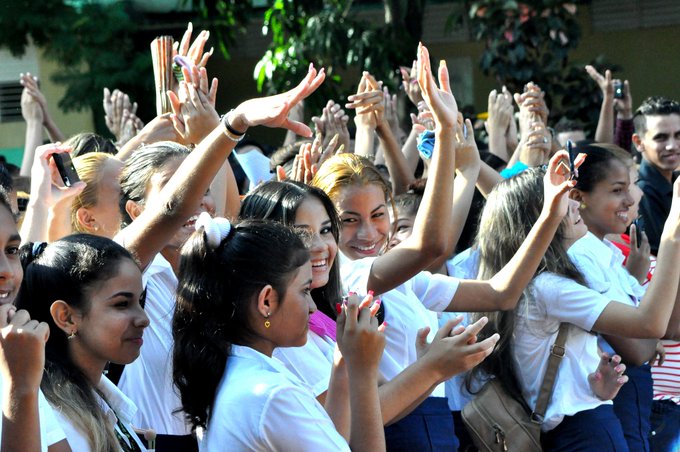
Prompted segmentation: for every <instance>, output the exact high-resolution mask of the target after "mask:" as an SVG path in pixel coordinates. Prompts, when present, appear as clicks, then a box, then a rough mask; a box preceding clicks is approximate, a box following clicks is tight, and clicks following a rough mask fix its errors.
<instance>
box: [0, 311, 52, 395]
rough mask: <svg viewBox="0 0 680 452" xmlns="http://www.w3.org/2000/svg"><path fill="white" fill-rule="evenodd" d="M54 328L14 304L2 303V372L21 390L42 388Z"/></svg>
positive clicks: (0, 333) (0, 355) (6, 378)
mask: <svg viewBox="0 0 680 452" xmlns="http://www.w3.org/2000/svg"><path fill="white" fill-rule="evenodd" d="M49 335H50V328H49V327H48V326H47V324H46V323H44V322H38V321H36V320H31V317H30V316H29V315H28V312H26V311H24V310H20V311H17V310H16V308H15V307H14V306H13V305H10V304H5V305H2V306H0V374H2V380H3V381H4V382H6V384H8V385H10V386H12V388H13V389H14V390H18V391H20V392H21V393H29V392H30V393H32V392H34V391H35V392H36V393H37V391H38V389H39V388H40V382H41V381H42V376H43V369H44V367H45V343H46V342H47V338H48V337H49Z"/></svg>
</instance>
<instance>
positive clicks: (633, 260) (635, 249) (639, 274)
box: [626, 223, 652, 284]
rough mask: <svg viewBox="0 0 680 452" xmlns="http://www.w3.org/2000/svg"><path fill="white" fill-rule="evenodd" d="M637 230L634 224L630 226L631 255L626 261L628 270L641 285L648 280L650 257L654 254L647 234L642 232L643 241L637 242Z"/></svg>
mask: <svg viewBox="0 0 680 452" xmlns="http://www.w3.org/2000/svg"><path fill="white" fill-rule="evenodd" d="M637 228H638V226H637V225H636V224H635V223H633V224H631V225H630V254H629V255H628V260H627V261H626V269H627V270H628V273H630V274H631V275H632V276H633V277H634V278H635V279H637V280H638V282H639V283H640V284H642V283H644V282H645V281H646V280H647V273H649V264H650V262H649V257H650V256H651V253H652V248H651V246H650V245H649V240H648V239H647V234H645V231H642V240H641V241H640V243H639V244H638V242H637Z"/></svg>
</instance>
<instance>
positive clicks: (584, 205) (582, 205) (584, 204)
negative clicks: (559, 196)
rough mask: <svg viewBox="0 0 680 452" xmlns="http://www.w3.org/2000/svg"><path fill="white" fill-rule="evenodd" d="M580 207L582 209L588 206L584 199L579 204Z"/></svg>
mask: <svg viewBox="0 0 680 452" xmlns="http://www.w3.org/2000/svg"><path fill="white" fill-rule="evenodd" d="M578 208H579V209H581V210H583V209H585V208H586V203H584V202H583V201H581V204H579V205H578Z"/></svg>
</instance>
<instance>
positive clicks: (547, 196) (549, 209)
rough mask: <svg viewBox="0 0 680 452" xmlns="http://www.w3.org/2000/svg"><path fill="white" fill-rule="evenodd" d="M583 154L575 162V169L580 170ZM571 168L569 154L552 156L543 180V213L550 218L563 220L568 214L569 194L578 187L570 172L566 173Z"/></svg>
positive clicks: (557, 153) (561, 153)
mask: <svg viewBox="0 0 680 452" xmlns="http://www.w3.org/2000/svg"><path fill="white" fill-rule="evenodd" d="M583 160H584V158H583V154H580V155H579V157H577V158H576V161H575V162H574V167H575V168H578V167H579V166H581V164H582V163H583ZM565 165H566V168H569V166H570V165H569V153H567V151H564V150H562V151H558V152H556V153H555V155H553V156H552V158H551V159H550V162H549V163H548V169H547V171H546V173H545V177H544V178H543V189H544V199H543V212H544V213H546V214H547V215H548V216H550V217H557V218H563V217H564V216H565V215H566V214H567V209H568V207H569V200H568V197H567V192H568V191H569V190H570V189H571V188H573V187H574V185H576V180H573V179H570V178H569V176H570V174H569V171H564V167H565Z"/></svg>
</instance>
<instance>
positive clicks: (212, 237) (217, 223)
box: [195, 212, 231, 249]
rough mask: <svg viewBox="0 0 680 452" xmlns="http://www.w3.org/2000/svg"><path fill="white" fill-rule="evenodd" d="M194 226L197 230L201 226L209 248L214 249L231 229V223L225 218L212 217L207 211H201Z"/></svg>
mask: <svg viewBox="0 0 680 452" xmlns="http://www.w3.org/2000/svg"><path fill="white" fill-rule="evenodd" d="M195 228H196V230H197V231H199V230H200V229H201V228H203V232H205V236H206V238H207V241H208V245H209V246H210V248H212V249H215V248H217V247H218V246H220V243H222V240H224V239H225V238H226V237H227V236H228V235H229V231H231V223H230V222H229V220H227V219H226V218H220V217H216V218H213V217H211V216H210V214H209V213H208V212H203V213H201V214H200V215H199V216H198V220H196V224H195Z"/></svg>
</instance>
